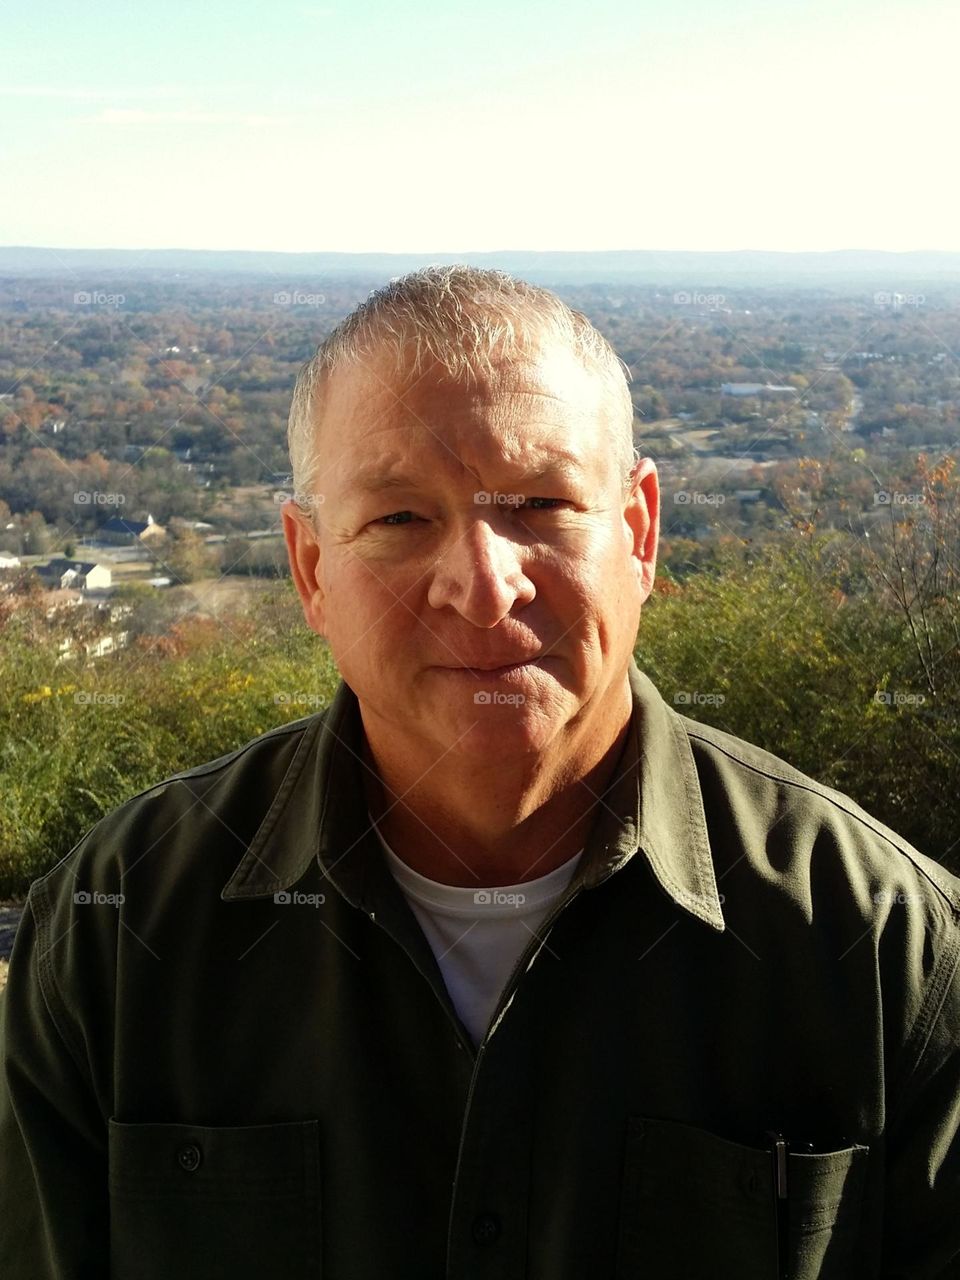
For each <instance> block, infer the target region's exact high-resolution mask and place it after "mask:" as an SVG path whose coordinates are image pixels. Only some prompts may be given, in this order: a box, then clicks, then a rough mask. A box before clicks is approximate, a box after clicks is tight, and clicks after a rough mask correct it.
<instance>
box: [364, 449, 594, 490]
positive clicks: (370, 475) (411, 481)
mask: <svg viewBox="0 0 960 1280" xmlns="http://www.w3.org/2000/svg"><path fill="white" fill-rule="evenodd" d="M551 475H556V476H559V477H560V478H563V479H569V480H573V481H576V480H579V479H582V477H583V471H582V469H581V466H580V459H579V458H578V457H577V456H576V455H575V454H572V453H566V452H564V453H563V454H562V455H561V456H560V457H558V458H557V459H556V460H555V461H553V462H550V463H548V464H547V465H546V466H545V467H540V468H539V469H538V468H537V467H532V468H531V469H530V470H529V471H525V472H524V473H523V474H522V475H519V476H517V477H516V478H515V479H513V480H511V484H527V483H529V482H531V481H533V482H536V481H537V480H542V479H544V477H545V476H551ZM421 483H422V481H421V480H420V479H418V478H417V477H416V476H410V475H407V474H406V473H405V472H399V471H393V472H388V473H386V474H384V473H383V472H382V471H381V470H380V469H378V468H373V467H361V469H360V470H359V471H358V472H357V473H356V475H355V477H354V488H356V489H360V490H362V491H363V492H364V493H381V492H383V491H384V490H385V489H401V488H404V489H417V488H419V487H420V485H421Z"/></svg>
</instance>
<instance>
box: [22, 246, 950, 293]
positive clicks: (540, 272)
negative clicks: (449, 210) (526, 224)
mask: <svg viewBox="0 0 960 1280" xmlns="http://www.w3.org/2000/svg"><path fill="white" fill-rule="evenodd" d="M450 262H470V263H473V264H474V265H476V266H486V267H499V268H500V269H501V270H504V271H509V272H510V273H511V274H512V275H517V276H522V277H524V278H525V279H529V280H534V281H537V282H539V283H543V284H551V283H558V284H559V283H567V284H595V283H609V284H616V283H623V284H658V283H669V284H686V283H689V284H695V285H702V286H708V285H710V284H734V283H741V284H752V285H761V286H770V287H774V286H778V285H795V286H796V285H800V286H802V285H810V286H818V287H825V288H830V287H831V286H835V285H836V286H841V285H850V284H855V283H860V284H870V283H873V284H875V283H877V282H878V281H883V282H885V283H889V284H890V285H892V286H893V287H894V288H895V289H898V290H901V291H902V290H906V289H909V288H910V287H911V286H916V285H918V284H931V283H941V284H950V283H956V282H957V281H960V253H939V252H932V251H923V252H916V253H884V252H880V251H876V250H859V249H850V250H846V249H844V250H838V251H836V252H831V253H772V252H771V253H768V252H762V251H757V250H750V249H745V250H738V251H736V252H718V253H693V252H680V251H669V252H659V251H657V250H650V249H616V250H610V251H609V252H602V253H600V252H598V253H552V252H551V253H538V252H535V251H532V250H525V249H504V250H500V251H497V252H494V253H471V252H469V251H466V250H465V251H464V252H463V253H260V252H256V251H250V252H247V251H240V250H232V249H230V250H208V249H142V250H140V249H58V248H41V247H30V246H17V245H13V246H0V274H6V275H62V274H63V273H64V272H66V271H76V270H83V271H89V270H91V269H92V270H103V271H122V272H130V273H133V272H148V273H151V274H155V275H157V274H159V275H170V274H174V273H177V274H182V273H191V274H192V273H194V272H198V273H199V272H205V273H214V274H217V275H220V276H223V275H230V274H239V273H242V274H244V275H251V274H257V275H277V276H282V277H283V278H284V279H290V278H291V276H296V277H297V278H299V279H301V280H306V279H308V278H312V277H322V278H325V279H328V280H346V279H363V280H382V279H384V278H389V277H390V276H397V275H403V274H404V273H405V272H407V271H412V270H414V269H415V268H417V267H422V266H427V265H428V264H431V263H450Z"/></svg>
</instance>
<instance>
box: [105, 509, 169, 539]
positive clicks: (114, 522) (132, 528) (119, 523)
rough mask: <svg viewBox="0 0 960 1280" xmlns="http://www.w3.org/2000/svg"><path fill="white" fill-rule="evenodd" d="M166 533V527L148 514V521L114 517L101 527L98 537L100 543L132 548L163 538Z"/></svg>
mask: <svg viewBox="0 0 960 1280" xmlns="http://www.w3.org/2000/svg"><path fill="white" fill-rule="evenodd" d="M166 532H167V531H166V529H165V528H164V526H163V525H161V524H157V522H156V520H154V518H153V516H152V515H150V514H149V513H148V514H147V518H146V520H126V519H124V517H123V516H113V517H112V518H111V519H109V520H105V521H104V523H103V524H102V525H100V526H99V528H98V529H97V530H96V536H97V539H98V540H99V541H100V542H109V543H113V544H114V545H116V546H121V547H132V546H136V544H137V543H138V542H150V541H151V540H152V539H159V538H162V537H164V536H165V534H166Z"/></svg>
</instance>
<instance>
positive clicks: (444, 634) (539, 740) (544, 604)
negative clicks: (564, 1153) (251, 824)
mask: <svg viewBox="0 0 960 1280" xmlns="http://www.w3.org/2000/svg"><path fill="white" fill-rule="evenodd" d="M607 413H608V407H607V403H606V399H605V390H604V386H603V383H602V382H601V381H600V380H599V379H598V378H597V377H596V376H595V375H592V374H591V373H589V372H588V371H587V370H586V369H585V368H584V367H583V366H582V364H580V363H579V361H578V360H577V359H576V357H575V355H573V354H572V353H571V352H569V351H568V350H567V349H566V348H563V347H549V348H547V349H544V350H537V351H531V352H530V354H529V355H528V356H527V357H526V358H525V360H524V361H523V362H519V363H518V362H517V361H510V362H501V363H500V364H498V365H497V367H496V369H495V372H494V374H493V376H491V377H485V378H483V379H482V380H480V381H479V382H473V383H471V384H469V385H467V384H465V383H460V384H457V383H455V382H453V381H452V380H451V379H450V378H449V377H448V376H447V375H446V374H444V373H443V372H442V370H441V369H440V366H438V365H437V366H434V367H433V368H432V369H431V370H428V371H427V373H425V374H423V375H421V376H420V377H416V376H412V375H408V376H406V377H404V378H400V379H397V378H396V377H395V376H393V377H392V376H391V375H390V373H389V372H388V371H387V369H386V366H385V365H384V364H383V362H382V360H381V361H379V362H376V361H374V362H368V363H367V364H366V365H363V366H361V365H357V366H355V367H353V368H350V369H349V370H347V371H340V372H338V373H337V374H336V375H335V376H334V377H333V378H332V380H331V381H330V383H329V384H328V386H327V393H326V400H325V406H324V412H323V421H322V424H321V428H320V451H321V456H322V459H323V462H322V464H321V468H320V473H319V479H318V481H317V485H316V496H315V500H314V506H313V510H314V513H315V525H316V531H314V529H312V528H311V526H310V524H309V522H308V521H307V520H306V519H305V518H303V517H302V516H300V515H298V513H297V511H296V508H295V506H294V504H293V503H292V502H288V503H286V504H285V505H284V508H283V519H284V530H285V535H286V538H287V545H288V550H289V553H290V560H291V567H292V569H293V573H294V579H295V582H296V585H297V588H298V590H299V592H300V596H301V599H302V601H303V607H304V613H305V616H306V618H307V621H308V623H309V624H310V626H311V627H312V628H313V629H314V630H315V631H317V632H318V633H319V634H320V635H323V636H325V637H326V638H327V640H328V642H329V644H330V648H331V651H332V653H333V657H334V659H335V661H336V663H337V666H338V668H339V670H340V672H341V674H342V676H343V678H344V680H345V681H346V683H347V684H348V685H349V686H350V687H351V689H353V691H354V692H355V693H356V695H357V697H358V699H359V701H360V704H361V708H362V710H363V715H364V723H365V725H366V726H367V728H368V732H369V729H370V726H371V724H375V725H376V727H377V729H378V730H379V731H380V732H381V733H388V734H392V735H396V738H397V740H398V741H400V742H407V743H412V742H414V741H416V740H419V741H420V743H430V744H434V745H435V746H438V747H440V748H441V749H443V750H444V751H454V752H463V753H466V752H470V751H474V752H475V751H477V750H481V751H483V752H496V753H498V754H499V755H500V756H501V757H502V758H506V757H509V756H513V755H522V754H525V753H529V752H540V751H543V750H544V748H545V747H547V746H548V745H549V744H550V743H551V742H552V741H553V740H554V738H556V736H557V735H558V734H559V733H561V731H563V730H564V728H565V726H567V725H569V724H571V722H573V721H574V720H575V718H578V717H579V719H578V720H577V726H578V727H579V728H582V727H584V725H586V724H587V723H588V721H589V717H590V715H591V713H592V712H595V713H596V714H597V715H600V714H601V710H600V708H601V705H602V704H601V699H602V698H603V695H604V694H605V693H606V692H607V690H608V689H609V688H611V682H612V681H614V680H615V679H619V678H620V676H621V674H622V672H623V670H624V669H625V667H626V664H627V663H628V661H629V657H630V654H631V652H632V648H633V644H634V642H635V638H636V632H637V625H638V622H639V615H640V606H641V604H642V602H643V601H644V600H645V599H646V598H647V596H648V595H649V592H650V589H651V587H652V584H653V576H654V570H655V562H656V545H657V521H658V511H659V501H658V486H657V477H656V470H655V468H654V467H653V464H652V463H651V462H649V460H644V462H643V463H642V464H640V466H639V467H638V468H637V470H636V472H635V480H634V484H633V488H632V489H631V491H630V493H629V494H628V495H627V496H626V497H624V496H623V494H622V490H621V486H620V479H619V476H618V475H617V474H616V471H615V466H614V461H613V457H612V453H611V448H610V432H609V425H608V423H609V420H608V417H607Z"/></svg>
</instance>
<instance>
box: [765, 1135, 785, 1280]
mask: <svg viewBox="0 0 960 1280" xmlns="http://www.w3.org/2000/svg"><path fill="white" fill-rule="evenodd" d="M767 1137H768V1138H769V1139H770V1150H771V1153H772V1156H773V1199H774V1209H775V1214H776V1216H775V1223H776V1235H777V1276H778V1280H787V1266H788V1261H789V1257H788V1243H789V1226H790V1216H789V1201H788V1199H787V1194H788V1190H789V1188H788V1186H787V1154H788V1151H789V1144H788V1142H787V1140H786V1138H785V1137H784V1136H783V1134H782V1133H776V1132H774V1131H773V1130H772V1129H768V1130H767Z"/></svg>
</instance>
